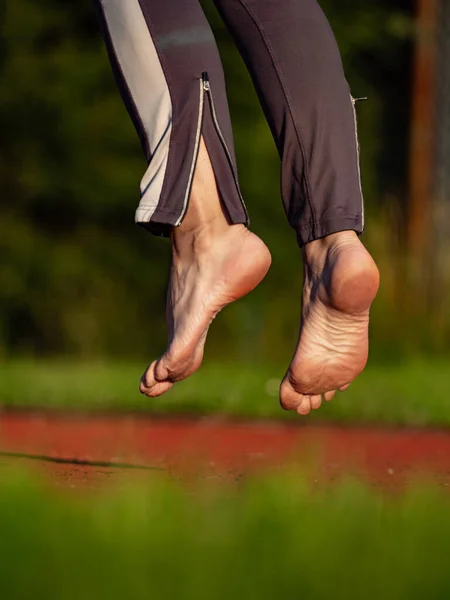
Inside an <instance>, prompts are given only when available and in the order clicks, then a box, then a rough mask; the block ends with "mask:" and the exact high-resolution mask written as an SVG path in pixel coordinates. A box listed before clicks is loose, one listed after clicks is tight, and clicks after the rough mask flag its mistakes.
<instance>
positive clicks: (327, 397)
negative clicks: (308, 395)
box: [323, 390, 336, 402]
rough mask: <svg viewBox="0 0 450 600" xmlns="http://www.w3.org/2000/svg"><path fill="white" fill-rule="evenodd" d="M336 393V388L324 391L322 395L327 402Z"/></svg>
mask: <svg viewBox="0 0 450 600" xmlns="http://www.w3.org/2000/svg"><path fill="white" fill-rule="evenodd" d="M335 394H336V390H333V391H331V392H325V394H324V395H323V397H324V398H325V400H326V401H327V402H329V401H330V400H332V399H333V398H334V396H335Z"/></svg>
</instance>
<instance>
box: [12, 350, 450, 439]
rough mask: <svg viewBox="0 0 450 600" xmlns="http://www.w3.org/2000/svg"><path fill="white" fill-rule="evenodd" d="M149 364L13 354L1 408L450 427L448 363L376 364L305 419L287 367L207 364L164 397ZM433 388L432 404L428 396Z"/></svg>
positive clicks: (221, 363) (438, 361) (437, 361)
mask: <svg viewBox="0 0 450 600" xmlns="http://www.w3.org/2000/svg"><path fill="white" fill-rule="evenodd" d="M145 364H146V363H144V361H139V360H134V361H129V362H123V361H117V360H112V359H108V360H106V361H98V360H92V359H89V360H85V361H80V360H75V361H74V360H67V359H66V360H61V359H59V360H38V361H31V360H29V359H27V360H18V359H13V360H12V361H4V362H2V365H1V377H0V399H1V406H2V407H4V408H7V409H8V408H12V409H19V410H20V409H30V408H32V409H44V410H48V409H50V410H56V411H58V410H62V411H66V410H74V411H79V412H83V413H84V412H86V413H95V412H105V411H110V410H112V411H115V412H118V413H129V412H140V413H147V415H149V414H151V415H154V414H163V415H167V414H172V415H190V416H192V415H199V414H200V415H202V414H203V415H205V414H207V415H216V416H220V417H225V418H226V417H238V418H241V417H245V418H258V419H259V418H261V419H284V420H287V419H290V420H292V421H294V422H295V423H297V424H299V423H300V422H304V423H308V424H310V423H317V422H320V421H325V422H330V421H332V422H335V423H341V424H351V423H355V422H356V423H360V424H361V423H371V424H379V425H402V426H412V427H424V426H429V427H447V428H448V427H450V395H449V393H448V380H449V378H448V366H447V362H446V360H442V359H441V360H430V359H426V360H423V359H419V360H411V361H409V362H405V363H400V364H398V363H397V364H390V365H379V364H370V365H369V366H368V367H367V368H366V369H365V371H364V373H362V375H361V376H360V377H358V379H357V380H356V381H354V382H353V383H352V385H351V386H350V388H349V389H348V390H347V391H346V392H345V394H338V396H336V398H335V399H334V400H333V401H332V402H324V403H323V404H322V407H321V409H320V410H318V411H313V412H312V413H311V414H309V415H308V417H307V418H303V419H300V417H299V416H298V415H297V413H292V412H286V411H283V410H281V407H280V404H279V399H278V391H279V386H280V381H281V378H282V377H283V375H284V372H285V369H286V365H285V364H279V365H275V364H274V362H273V359H272V362H271V363H270V364H261V363H258V364H256V365H247V364H244V365H243V364H242V363H241V362H227V361H226V360H224V359H222V360H221V361H220V362H219V361H217V362H216V363H211V361H208V362H207V364H206V365H204V366H203V367H202V368H201V369H200V370H199V371H198V372H197V373H194V375H192V377H189V379H187V380H186V381H183V382H181V383H178V384H176V385H175V386H174V387H173V388H172V389H171V390H170V391H169V392H168V393H167V394H165V395H164V396H161V397H159V398H154V399H153V398H147V396H142V395H141V394H139V393H138V384H139V380H140V377H141V375H142V372H143V370H144V366H145ZM424 390H426V401H424Z"/></svg>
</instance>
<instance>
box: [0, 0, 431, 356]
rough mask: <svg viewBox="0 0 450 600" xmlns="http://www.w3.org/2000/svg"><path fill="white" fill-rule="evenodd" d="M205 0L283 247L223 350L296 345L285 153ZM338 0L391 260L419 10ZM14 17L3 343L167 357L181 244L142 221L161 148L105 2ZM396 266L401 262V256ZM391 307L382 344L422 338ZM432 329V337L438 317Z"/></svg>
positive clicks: (271, 236)
mask: <svg viewBox="0 0 450 600" xmlns="http://www.w3.org/2000/svg"><path fill="white" fill-rule="evenodd" d="M203 4H204V5H205V9H206V11H207V13H208V16H209V19H210V21H211V24H212V26H213V28H214V31H215V34H216V37H217V40H218V43H219V46H220V50H221V54H222V58H223V62H224V67H225V71H226V73H227V82H228V92H229V99H230V104H231V111H232V115H233V122H234V128H235V136H236V147H237V154H238V159H239V165H240V176H241V181H242V187H243V190H244V193H245V196H246V199H247V203H248V205H249V209H250V212H251V216H252V222H253V228H254V230H255V231H256V232H257V233H259V234H260V235H261V236H262V237H263V238H264V239H265V240H266V242H267V243H268V245H269V246H270V248H271V250H272V251H273V255H274V264H273V268H272V270H271V273H270V274H269V276H268V278H267V279H266V281H265V282H264V283H263V285H262V286H261V287H260V288H259V289H258V290H256V291H255V292H254V294H252V295H251V297H249V298H247V299H245V300H243V301H241V302H239V303H237V304H236V305H234V306H232V307H230V308H229V309H227V311H225V312H224V313H223V314H222V315H221V317H220V319H218V320H217V323H215V324H214V328H213V332H212V336H211V338H210V341H209V355H210V356H212V357H213V359H214V358H217V357H221V356H224V355H227V356H228V357H229V358H230V359H231V360H233V359H239V360H241V361H242V360H249V361H250V360H253V359H258V360H261V359H263V360H267V361H270V360H271V359H273V358H274V353H276V358H277V360H278V359H283V360H287V359H288V358H289V353H290V352H291V349H292V346H293V344H294V342H295V339H296V335H297V327H298V314H299V304H300V301H299V297H300V284H301V267H300V259H299V251H298V248H297V247H296V244H295V236H294V234H292V235H290V236H289V235H287V232H288V230H287V224H286V220H285V218H284V215H283V212H282V207H281V201H280V198H279V196H280V193H279V165H278V158H277V156H276V152H275V148H274V144H273V141H272V139H271V137H270V133H269V130H268V127H267V125H266V123H265V121H264V118H263V115H262V112H261V109H260V107H259V105H258V102H257V98H256V95H255V93H254V91H253V87H252V85H251V82H250V79H249V76H248V74H247V72H246V70H245V67H244V65H243V63H242V61H241V59H240V57H239V55H238V53H237V51H236V49H235V47H234V45H233V43H232V40H231V38H230V36H229V34H228V33H227V31H226V30H225V29H224V27H223V25H222V23H221V22H220V20H219V18H218V15H217V13H216V11H215V9H214V7H213V6H212V2H210V1H208V0H207V1H205V2H204V3H203ZM323 7H324V9H325V11H326V13H327V14H328V16H329V18H330V20H331V23H332V25H333V27H334V29H335V31H336V35H337V37H338V41H339V43H340V47H341V51H342V55H343V60H344V63H345V67H346V72H347V77H348V80H349V82H350V84H351V87H352V89H353V92H354V95H356V96H359V95H368V96H369V97H370V102H367V103H364V104H363V105H361V108H359V113H360V114H359V117H360V137H361V142H362V166H363V173H364V187H365V192H366V200H367V204H368V213H369V215H370V218H369V220H368V223H369V224H368V228H369V229H368V233H367V236H366V240H367V242H368V244H369V245H370V246H371V248H372V249H373V250H375V254H376V257H377V258H378V259H379V260H382V259H383V256H387V257H389V244H390V238H389V235H390V234H391V233H392V232H394V234H395V235H396V229H395V224H396V222H397V218H394V217H392V215H394V216H395V214H396V212H395V210H394V208H393V207H398V213H399V214H402V210H403V208H402V206H403V202H404V197H405V161H406V148H407V123H408V108H407V107H408V90H409V77H410V64H409V61H410V48H411V14H410V12H409V11H408V3H407V2H401V1H400V0H398V1H397V2H396V4H395V6H394V5H393V4H392V3H389V2H387V0H386V1H382V2H380V1H377V2H375V1H371V2H366V3H364V5H361V3H360V2H358V1H357V0H342V1H341V2H339V3H336V2H332V1H331V0H324V1H323ZM0 22H1V30H0V77H1V85H0V131H1V136H0V355H2V354H3V355H4V356H8V355H17V354H21V355H23V354H40V355H42V354H58V353H64V354H71V355H80V356H84V357H91V356H106V355H117V356H132V355H134V356H136V355H139V356H143V355H146V356H151V355H153V354H155V353H156V352H158V351H159V350H161V349H162V348H163V346H164V342H165V335H166V334H165V324H164V288H165V282H166V277H167V272H168V264H169V244H168V242H167V241H164V240H160V239H155V238H153V237H151V236H150V235H148V234H147V233H145V232H144V231H142V230H140V229H139V228H137V227H136V226H135V225H134V222H133V215H134V209H135V206H136V204H137V201H138V182H139V180H140V177H141V175H142V173H143V171H144V169H145V161H144V158H143V156H142V153H141V149H140V146H139V142H138V139H137V136H136V135H135V132H134V130H133V128H132V125H131V122H130V120H129V118H128V116H127V114H126V111H125V108H124V107H123V106H122V103H121V100H120V97H119V94H118V93H117V91H116V88H115V84H114V81H113V77H112V74H111V72H110V68H109V65H108V61H107V58H106V52H105V50H104V48H103V43H102V40H101V37H100V33H99V31H98V27H97V23H96V21H95V15H94V11H93V9H92V7H91V6H90V4H89V3H83V2H81V3H80V2H76V3H61V2H59V1H57V0H42V1H41V2H39V3H36V2H32V1H31V0H4V2H3V3H2V4H1V7H0ZM392 148H394V150H392ZM382 190H383V191H382ZM386 210H387V211H390V212H389V215H388V216H389V219H390V220H389V224H390V227H391V230H390V231H389V232H388V234H389V235H388V234H386V227H385V225H384V222H383V221H382V220H380V219H381V217H380V215H381V214H385V212H386ZM393 225H394V228H393V227H392V226H393ZM380 231H381V232H382V235H381V236H378V234H379V232H380ZM395 235H394V237H395ZM380 240H381V241H380ZM383 253H384V254H383ZM297 259H298V260H297ZM295 264H298V265H299V266H298V268H295V269H294V271H293V269H292V265H295ZM386 265H387V269H388V270H390V271H389V273H391V271H392V268H393V267H395V266H396V265H392V264H391V263H390V262H389V260H387V261H386ZM389 273H388V276H389ZM392 273H394V274H393V275H392V277H391V279H392V278H393V279H395V270H394V271H392ZM388 279H389V278H388ZM379 307H380V308H379V309H378V310H377V309H376V312H375V326H374V332H375V334H374V342H375V344H374V348H375V349H376V348H377V347H378V348H379V349H380V353H379V354H382V355H383V356H386V353H387V351H388V352H389V353H393V352H396V351H398V349H399V348H400V349H401V347H402V344H403V346H405V347H406V345H408V346H410V347H414V348H416V347H421V345H422V342H423V340H422V338H421V339H419V340H418V341H417V339H416V338H414V339H413V340H412V341H411V339H410V338H408V339H407V343H405V342H402V339H403V338H402V336H403V333H404V331H409V326H408V323H409V322H407V323H406V325H405V327H404V329H401V328H400V329H399V333H398V334H394V335H393V333H392V327H391V326H389V327H388V326H384V325H383V324H384V322H385V320H386V319H387V318H388V319H390V321H389V322H390V324H391V325H392V323H393V322H394V321H395V320H396V319H397V317H398V315H399V314H400V313H402V308H401V307H399V306H397V305H396V299H395V293H394V292H393V291H392V289H390V288H389V289H387V291H386V292H385V293H384V292H382V295H381V300H380V301H379ZM421 335H422V334H421ZM416 337H417V336H416ZM422 337H424V339H425V342H426V343H428V342H429V338H430V335H429V332H428V330H425V332H424V333H423V336H422ZM425 342H424V343H425ZM430 345H431V347H433V340H431V342H430ZM441 345H442V344H441Z"/></svg>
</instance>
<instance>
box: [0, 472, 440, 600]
mask: <svg viewBox="0 0 450 600" xmlns="http://www.w3.org/2000/svg"><path fill="white" fill-rule="evenodd" d="M0 528H1V532H2V535H1V536H0V556H1V567H0V573H1V575H0V578H1V579H0V585H1V597H2V598H5V600H14V599H16V598H17V599H19V598H34V599H37V600H38V599H42V600H53V599H54V600H61V599H64V600H71V599H74V600H75V599H79V598H83V600H90V599H92V600H99V599H100V598H105V599H106V598H108V599H109V600H114V599H117V600H119V599H120V600H122V599H124V598H127V599H128V600H135V599H136V600H138V599H139V600H140V599H144V598H145V599H148V598H167V599H168V600H169V599H170V600H172V599H180V600H184V599H186V600H187V599H195V600H200V599H205V600H206V599H208V600H209V599H212V598H214V600H222V599H223V600H229V599H230V598H239V599H241V598H242V599H245V600H252V599H255V600H256V599H258V600H261V599H266V598H267V599H268V600H274V599H275V598H283V599H284V598H308V599H312V598H314V599H316V600H321V599H324V600H325V599H326V600H329V598H336V599H342V600H347V599H348V598H365V599H367V600H379V599H380V598H383V599H384V600H390V599H391V600H412V599H414V598H427V599H429V600H434V599H436V600H437V599H438V598H439V599H444V598H448V597H449V594H450V574H449V570H448V552H449V543H450V542H449V540H450V513H449V511H448V495H447V494H446V493H441V492H438V491H437V490H435V489H433V488H428V487H422V488H420V489H419V488H412V489H411V490H410V491H409V492H408V493H407V494H406V495H405V496H404V497H401V498H392V497H389V496H382V495H379V494H377V493H375V494H374V493H373V491H369V490H368V489H367V488H366V487H364V486H363V485H360V484H357V483H355V482H352V481H348V482H346V483H342V484H340V485H339V486H336V487H333V488H327V489H326V490H321V489H310V488H308V487H307V486H306V485H305V484H304V480H303V479H302V478H301V477H300V476H299V473H298V472H297V473H285V474H283V475H278V476H276V477H272V478H270V479H267V478H262V479H256V480H251V481H247V482H246V483H245V484H243V487H240V488H237V487H230V488H226V487H225V488H224V487H222V488H219V489H217V488H210V487H206V488H195V489H190V490H189V492H188V491H186V490H185V489H182V488H179V487H177V486H176V485H174V484H169V483H167V482H163V481H158V480H154V481H152V482H151V483H147V484H145V483H141V484H139V483H134V484H131V483H130V484H129V485H127V486H125V487H123V488H122V489H118V490H115V491H113V492H112V491H111V490H108V492H107V493H106V491H103V492H101V493H96V494H95V495H94V494H93V495H87V496H81V497H80V496H76V495H73V494H71V495H66V493H65V492H61V491H60V492H58V493H56V492H55V491H53V493H50V492H49V490H44V489H43V488H42V486H37V485H36V484H35V483H33V482H32V481H30V480H29V479H28V478H26V477H25V478H24V477H23V475H22V474H18V473H15V474H14V475H11V474H8V473H5V472H4V473H3V477H2V478H1V480H0Z"/></svg>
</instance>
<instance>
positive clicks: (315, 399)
mask: <svg viewBox="0 0 450 600" xmlns="http://www.w3.org/2000/svg"><path fill="white" fill-rule="evenodd" d="M310 402H311V408H312V409H313V410H317V409H318V408H320V405H321V404H322V395H321V394H316V395H314V396H311V400H310Z"/></svg>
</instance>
